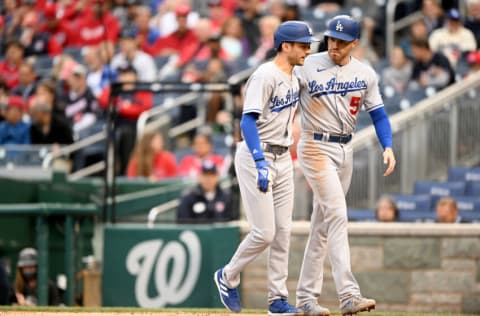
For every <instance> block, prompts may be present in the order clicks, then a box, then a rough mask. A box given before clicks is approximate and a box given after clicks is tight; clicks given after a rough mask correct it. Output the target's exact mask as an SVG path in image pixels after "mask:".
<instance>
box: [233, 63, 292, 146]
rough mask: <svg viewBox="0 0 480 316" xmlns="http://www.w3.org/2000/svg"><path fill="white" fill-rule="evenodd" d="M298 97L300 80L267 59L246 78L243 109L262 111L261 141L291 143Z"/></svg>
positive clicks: (260, 120) (276, 143)
mask: <svg viewBox="0 0 480 316" xmlns="http://www.w3.org/2000/svg"><path fill="white" fill-rule="evenodd" d="M298 100H299V84H298V80H297V79H296V78H295V77H294V76H291V77H289V76H288V75H287V74H286V73H284V72H283V71H281V70H280V69H279V68H278V67H277V66H275V64H274V63H273V62H267V63H265V64H263V65H261V66H260V67H258V69H257V70H256V71H255V72H254V73H253V74H252V75H251V76H250V78H249V79H248V81H247V84H246V86H245V101H244V106H243V113H251V112H254V113H258V114H259V118H258V120H257V128H258V136H259V137H260V141H261V142H264V143H268V144H272V145H280V146H290V145H291V144H292V143H293V138H292V125H293V124H292V122H293V117H294V114H295V109H296V106H297V103H298Z"/></svg>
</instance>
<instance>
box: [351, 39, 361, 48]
mask: <svg viewBox="0 0 480 316" xmlns="http://www.w3.org/2000/svg"><path fill="white" fill-rule="evenodd" d="M359 42H360V41H359V39H358V38H356V39H355V40H354V41H353V42H352V47H353V48H355V47H357V45H358V43H359Z"/></svg>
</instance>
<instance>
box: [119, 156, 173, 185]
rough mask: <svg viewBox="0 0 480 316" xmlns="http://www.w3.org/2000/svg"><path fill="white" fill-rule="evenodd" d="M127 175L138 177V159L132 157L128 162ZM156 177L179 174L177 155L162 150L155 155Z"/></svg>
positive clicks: (154, 168)
mask: <svg viewBox="0 0 480 316" xmlns="http://www.w3.org/2000/svg"><path fill="white" fill-rule="evenodd" d="M127 176H128V177H130V178H134V177H137V176H138V175H137V159H136V158H135V157H132V159H130V161H129V162H128V167H127ZM151 176H152V177H153V178H154V179H156V180H161V179H165V178H171V177H175V176H177V162H176V160H175V156H174V155H173V154H172V153H170V152H168V151H162V152H159V153H157V154H156V155H155V156H154V157H153V170H152V175H151Z"/></svg>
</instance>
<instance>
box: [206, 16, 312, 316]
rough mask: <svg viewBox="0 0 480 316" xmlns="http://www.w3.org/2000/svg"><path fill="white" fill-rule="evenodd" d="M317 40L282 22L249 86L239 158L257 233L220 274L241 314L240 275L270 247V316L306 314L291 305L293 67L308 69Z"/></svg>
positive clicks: (302, 27)
mask: <svg viewBox="0 0 480 316" xmlns="http://www.w3.org/2000/svg"><path fill="white" fill-rule="evenodd" d="M313 41H315V39H314V38H313V37H312V30H311V29H310V27H309V26H308V24H306V23H305V22H300V21H288V22H284V23H282V24H281V25H280V26H279V27H278V28H277V29H276V31H275V33H274V46H275V49H276V50H277V54H276V56H275V58H274V59H273V61H269V62H266V63H264V64H263V65H261V66H260V67H258V69H257V70H256V71H255V72H254V73H253V74H252V75H251V77H250V78H249V79H248V81H247V84H246V87H245V98H244V107H243V115H242V120H241V123H240V126H241V129H242V134H243V138H244V140H245V141H243V142H240V143H239V144H238V146H237V152H236V154H235V171H236V174H237V177H238V183H239V187H240V193H241V195H242V201H243V206H244V208H245V213H246V217H247V220H248V222H249V224H250V227H251V230H250V232H249V233H248V235H247V236H246V237H245V239H244V240H243V241H242V242H241V243H240V245H239V246H238V248H237V250H236V252H235V254H234V255H233V257H232V258H231V260H230V262H228V263H227V265H225V266H224V267H223V268H221V269H219V270H217V271H216V272H215V274H214V281H215V283H216V285H217V288H218V291H219V295H220V299H221V301H222V303H223V304H224V305H225V307H226V308H227V309H229V310H230V311H232V312H237V313H238V312H240V311H241V303H240V298H239V296H238V290H237V288H238V286H239V284H240V273H241V271H243V269H244V268H245V267H246V265H247V264H249V263H250V262H252V261H253V260H254V259H255V258H257V257H258V255H260V254H261V253H262V252H263V251H264V250H265V249H266V248H268V247H270V249H269V256H268V304H269V307H268V311H269V315H282V316H291V315H297V314H299V313H301V311H300V310H299V309H297V308H296V307H294V306H292V305H290V304H289V303H288V302H287V297H288V291H287V286H286V281H287V276H288V253H289V246H290V230H291V223H292V209H293V189H294V188H293V165H292V160H291V157H290V154H289V150H288V147H289V146H290V145H291V144H292V143H293V138H292V121H293V118H294V115H295V111H296V109H297V103H298V100H299V83H298V79H297V78H296V77H295V76H294V74H293V67H294V66H296V65H303V62H304V60H305V58H306V57H307V55H308V54H310V43H311V42H313Z"/></svg>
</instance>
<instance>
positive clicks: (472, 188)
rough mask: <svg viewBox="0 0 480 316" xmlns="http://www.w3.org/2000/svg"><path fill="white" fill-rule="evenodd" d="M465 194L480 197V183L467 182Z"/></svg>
mask: <svg viewBox="0 0 480 316" xmlns="http://www.w3.org/2000/svg"><path fill="white" fill-rule="evenodd" d="M465 194H466V195H468V196H476V197H480V181H467V185H466V189H465Z"/></svg>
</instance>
